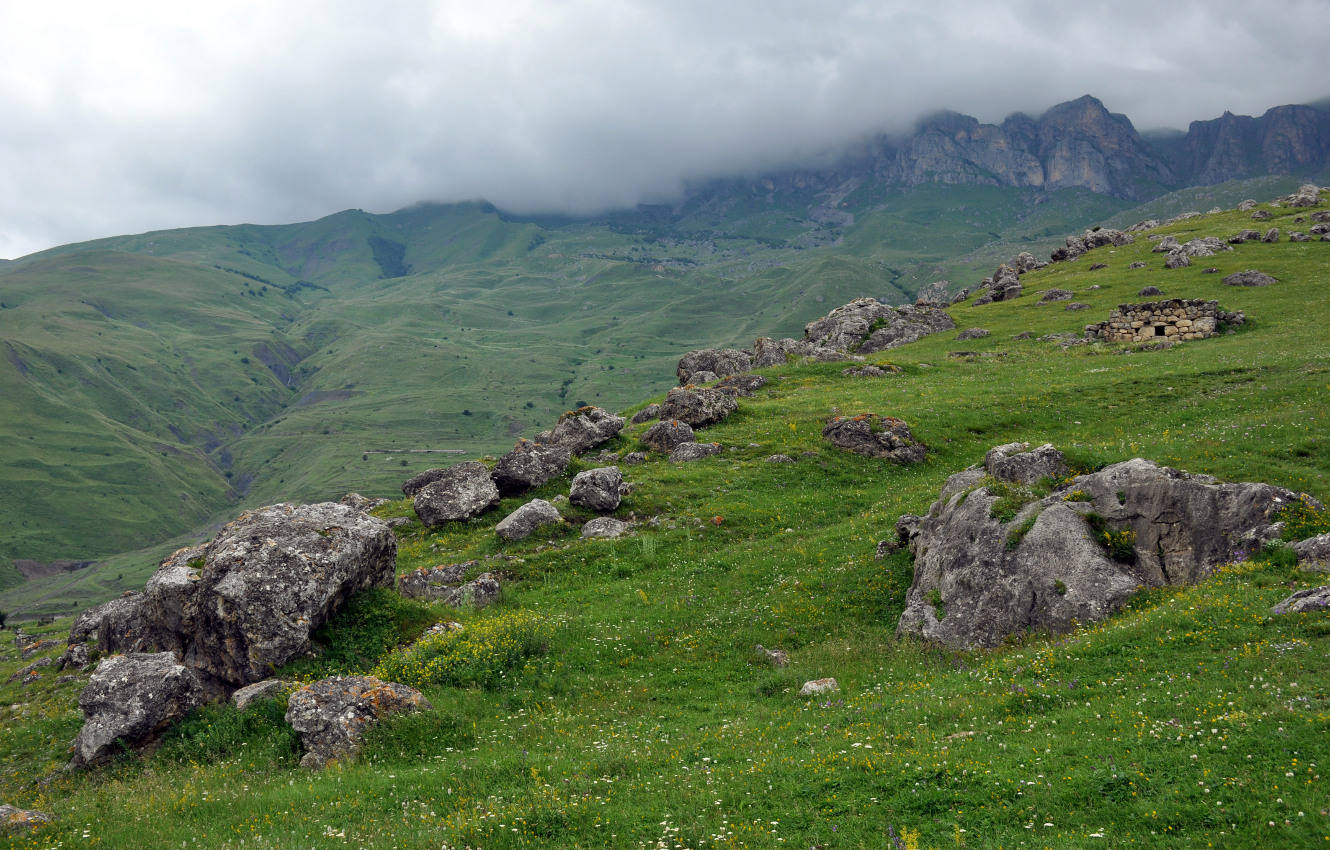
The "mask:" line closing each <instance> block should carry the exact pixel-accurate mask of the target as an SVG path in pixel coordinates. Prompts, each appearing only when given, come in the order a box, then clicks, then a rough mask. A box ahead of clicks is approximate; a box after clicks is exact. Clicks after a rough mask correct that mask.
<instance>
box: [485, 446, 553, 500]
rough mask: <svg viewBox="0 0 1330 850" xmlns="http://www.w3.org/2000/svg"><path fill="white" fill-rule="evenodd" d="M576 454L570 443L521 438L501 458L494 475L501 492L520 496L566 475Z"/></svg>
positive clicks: (492, 473) (491, 474)
mask: <svg viewBox="0 0 1330 850" xmlns="http://www.w3.org/2000/svg"><path fill="white" fill-rule="evenodd" d="M572 456H573V455H572V452H571V451H569V449H568V447H567V446H563V445H559V444H557V443H533V442H531V441H530V440H518V441H517V445H515V446H513V450H512V451H510V452H508V454H506V455H504V456H503V457H501V458H499V462H498V463H496V464H495V465H494V469H493V471H491V472H490V477H491V478H493V479H494V486H495V487H496V488H498V491H499V495H500V496H517V495H520V494H522V493H525V492H526V491H528V490H534V489H535V488H536V487H539V486H540V485H542V484H544V483H545V482H546V481H549V480H550V479H552V478H556V477H558V476H560V475H563V473H564V472H565V471H566V470H567V469H568V464H569V462H570V461H571V460H572Z"/></svg>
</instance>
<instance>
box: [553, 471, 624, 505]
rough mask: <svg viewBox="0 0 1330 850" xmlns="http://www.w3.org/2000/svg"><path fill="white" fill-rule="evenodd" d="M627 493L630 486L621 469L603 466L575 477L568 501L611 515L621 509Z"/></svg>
mask: <svg viewBox="0 0 1330 850" xmlns="http://www.w3.org/2000/svg"><path fill="white" fill-rule="evenodd" d="M627 492H628V486H627V485H626V484H624V482H623V473H621V472H620V471H619V467H617V466H602V467H598V468H596V469H588V470H585V471H584V472H579V473H577V475H575V476H573V484H572V488H571V489H570V490H569V492H568V501H570V502H572V503H573V504H574V505H577V506H578V507H580V508H587V509H588V510H593V511H596V512H597V513H609V512H610V511H612V510H614V509H616V508H618V507H619V502H620V501H621V500H622V499H623V497H624V495H625V494H626V493H627Z"/></svg>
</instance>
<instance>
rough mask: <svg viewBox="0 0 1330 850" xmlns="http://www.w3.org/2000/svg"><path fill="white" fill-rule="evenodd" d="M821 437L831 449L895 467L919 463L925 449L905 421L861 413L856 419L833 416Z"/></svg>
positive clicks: (892, 417) (854, 417)
mask: <svg viewBox="0 0 1330 850" xmlns="http://www.w3.org/2000/svg"><path fill="white" fill-rule="evenodd" d="M822 437H823V438H824V439H826V440H827V441H828V442H830V443H831V444H832V445H833V446H836V447H838V448H842V449H845V450H847V451H851V452H854V453H855V454H861V455H865V456H866V457H877V458H884V459H886V460H890V461H893V462H895V463H918V462H920V461H922V460H923V459H924V453H925V448H924V445H923V444H922V443H920V442H917V441H916V440H915V439H914V435H913V434H911V433H910V426H909V425H907V424H905V420H903V419H897V418H895V417H894V416H879V415H877V414H876V413H862V414H860V415H858V416H849V417H844V416H834V417H832V418H831V420H830V421H828V422H827V424H826V427H824V428H823V429H822Z"/></svg>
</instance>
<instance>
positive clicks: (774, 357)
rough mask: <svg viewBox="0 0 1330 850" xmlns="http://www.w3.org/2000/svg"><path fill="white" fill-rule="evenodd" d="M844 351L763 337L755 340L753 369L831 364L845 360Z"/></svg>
mask: <svg viewBox="0 0 1330 850" xmlns="http://www.w3.org/2000/svg"><path fill="white" fill-rule="evenodd" d="M845 359H847V358H846V354H845V352H844V351H837V350H836V349H834V348H828V347H826V346H822V345H815V344H814V343H811V342H809V341H808V340H804V339H788V338H786V339H771V338H770V337H765V336H761V337H758V338H757V339H755V340H753V367H754V368H760V367H762V366H781V365H784V364H786V363H789V362H791V361H797V360H815V361H818V362H821V363H831V362H835V361H837V360H845Z"/></svg>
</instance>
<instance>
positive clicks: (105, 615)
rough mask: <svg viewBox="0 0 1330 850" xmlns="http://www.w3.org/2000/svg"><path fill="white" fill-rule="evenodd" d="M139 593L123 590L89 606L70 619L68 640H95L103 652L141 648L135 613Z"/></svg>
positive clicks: (141, 631) (140, 624) (140, 627)
mask: <svg viewBox="0 0 1330 850" xmlns="http://www.w3.org/2000/svg"><path fill="white" fill-rule="evenodd" d="M142 603H143V594H142V593H141V592H139V591H137V590H127V591H125V592H124V593H122V594H121V595H120V596H119V597H117V598H115V599H112V600H110V601H108V602H103V603H102V604H100V605H97V606H94V607H92V608H89V609H88V610H86V611H84V612H83V613H82V614H79V615H78V617H76V618H75V619H74V624H73V625H72V626H71V627H70V629H69V644H70V645H71V646H72V645H74V644H76V643H84V642H86V641H88V640H90V639H91V640H95V641H96V642H97V646H98V648H99V649H100V650H101V651H103V652H133V651H137V649H141V648H142V645H143V643H144V642H145V639H144V628H143V621H142V618H141V617H140V616H139V613H140V608H141V606H142Z"/></svg>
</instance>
